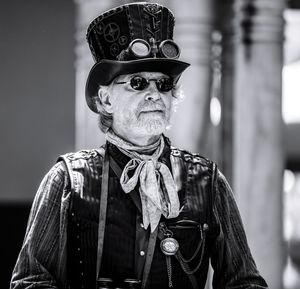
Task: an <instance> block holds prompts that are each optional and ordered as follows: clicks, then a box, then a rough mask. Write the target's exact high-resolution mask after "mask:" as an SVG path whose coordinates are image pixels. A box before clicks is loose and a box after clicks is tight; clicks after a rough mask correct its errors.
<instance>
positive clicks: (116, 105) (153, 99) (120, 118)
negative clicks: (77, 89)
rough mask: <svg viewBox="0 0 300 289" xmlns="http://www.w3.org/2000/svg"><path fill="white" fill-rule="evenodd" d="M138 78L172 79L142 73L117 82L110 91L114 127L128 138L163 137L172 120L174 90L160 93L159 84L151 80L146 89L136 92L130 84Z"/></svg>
mask: <svg viewBox="0 0 300 289" xmlns="http://www.w3.org/2000/svg"><path fill="white" fill-rule="evenodd" d="M136 75H138V76H142V77H144V78H146V79H160V78H161V77H168V76H166V75H164V74H162V73H160V72H139V73H135V74H129V75H121V76H119V77H118V78H117V79H115V80H114V82H113V84H112V86H111V89H110V100H111V111H112V114H113V125H112V128H113V130H114V131H115V132H116V133H117V134H119V135H120V136H123V137H126V138H128V139H133V138H136V137H139V138H140V137H143V136H145V137H146V136H155V135H160V134H161V133H163V132H164V131H165V129H166V127H167V126H168V124H169V121H170V114H171V107H172V98H173V96H172V91H168V92H160V91H159V90H158V89H157V87H156V84H155V81H150V84H149V86H148V87H147V88H145V89H144V90H135V89H133V88H132V87H131V85H130V83H129V81H130V79H131V78H132V77H133V76H136ZM117 82H127V83H125V84H117Z"/></svg>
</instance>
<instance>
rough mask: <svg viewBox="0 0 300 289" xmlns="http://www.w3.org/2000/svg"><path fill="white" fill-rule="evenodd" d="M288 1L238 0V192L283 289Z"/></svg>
mask: <svg viewBox="0 0 300 289" xmlns="http://www.w3.org/2000/svg"><path fill="white" fill-rule="evenodd" d="M283 9H284V0H260V1H251V0H236V1H235V13H236V22H235V23H236V27H235V31H236V36H237V37H236V46H235V79H234V80H235V82H234V119H235V121H234V144H233V149H234V166H233V168H234V174H233V180H234V191H235V192H236V195H237V201H238V203H239V207H240V210H241V214H242V217H243V220H244V224H245V229H246V232H247V236H248V240H249V245H250V247H251V249H252V253H253V255H254V257H255V260H256V263H257V265H258V268H259V270H260V271H261V273H262V275H263V276H264V277H265V278H266V280H267V282H268V284H269V286H270V288H273V289H281V288H283V287H282V271H283V237H282V236H283V231H282V222H283V221H282V179H283V176H282V173H283V145H282V117H281V83H282V80H281V72H282V58H283V57H282V54H283V51H282V46H283V27H284V23H283V17H282V13H283Z"/></svg>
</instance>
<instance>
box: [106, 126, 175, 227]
mask: <svg viewBox="0 0 300 289" xmlns="http://www.w3.org/2000/svg"><path fill="white" fill-rule="evenodd" d="M106 139H107V140H108V141H109V142H110V143H112V144H114V145H116V146H117V147H118V148H119V150H120V151H121V152H122V153H124V154H125V155H127V156H129V157H130V158H131V160H130V161H129V162H128V163H127V164H126V166H125V168H124V170H123V172H122V175H121V179H120V184H121V187H122V189H123V190H124V192H125V193H130V192H131V191H132V190H133V189H134V188H135V187H136V185H137V183H138V181H140V187H139V192H140V196H141V201H142V212H143V224H144V228H145V229H147V228H148V226H149V224H150V228H151V232H154V231H155V229H156V227H157V225H158V223H159V220H160V217H161V215H164V216H165V217H166V218H167V219H170V218H175V217H177V216H178V215H179V198H178V194H177V188H176V185H175V182H174V180H173V177H172V174H171V172H170V170H169V168H168V167H167V166H166V165H165V164H163V163H162V162H160V161H158V158H159V157H160V155H161V154H162V152H163V149H164V146H165V142H164V138H163V136H161V137H160V139H159V140H158V141H157V142H155V143H154V144H152V145H149V146H135V145H133V144H131V143H129V142H127V141H125V140H124V139H122V138H120V137H119V136H117V135H116V134H115V133H114V132H113V130H111V129H110V130H108V131H107V133H106ZM129 175H132V177H129ZM162 186H163V187H164V188H165V191H166V193H164V192H163V191H162Z"/></svg>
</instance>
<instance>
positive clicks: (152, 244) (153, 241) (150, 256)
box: [142, 226, 159, 289]
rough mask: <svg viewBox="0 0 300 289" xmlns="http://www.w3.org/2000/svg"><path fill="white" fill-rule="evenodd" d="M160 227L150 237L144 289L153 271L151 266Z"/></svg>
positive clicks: (143, 280) (143, 282) (144, 274)
mask: <svg viewBox="0 0 300 289" xmlns="http://www.w3.org/2000/svg"><path fill="white" fill-rule="evenodd" d="M158 227H159V226H157V227H156V229H155V231H154V232H153V233H151V234H150V237H149V243H148V248H147V255H146V260H145V267H144V272H143V279H142V289H145V288H146V286H147V281H148V277H149V273H150V270H151V264H152V260H153V255H154V250H155V244H156V239H157V235H158Z"/></svg>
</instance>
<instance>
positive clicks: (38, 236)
mask: <svg viewBox="0 0 300 289" xmlns="http://www.w3.org/2000/svg"><path fill="white" fill-rule="evenodd" d="M67 183H68V178H67V173H66V169H65V167H64V165H63V163H62V162H59V163H57V164H56V165H54V166H53V167H52V169H51V170H50V171H49V172H48V173H47V174H46V176H45V177H44V179H43V181H42V182H41V184H40V187H39V189H38V191H37V194H36V196H35V199H34V201H33V205H32V208H31V212H30V215H29V220H28V224H27V229H26V234H25V238H24V241H23V245H22V248H21V251H20V253H19V256H18V259H17V262H16V265H15V268H14V270H13V274H12V279H11V284H10V288H11V289H21V288H63V287H64V282H65V277H64V276H65V274H66V261H65V258H66V254H65V253H66V226H67V210H68V205H69V194H70V193H69V190H68V189H67V187H68V184H67Z"/></svg>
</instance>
